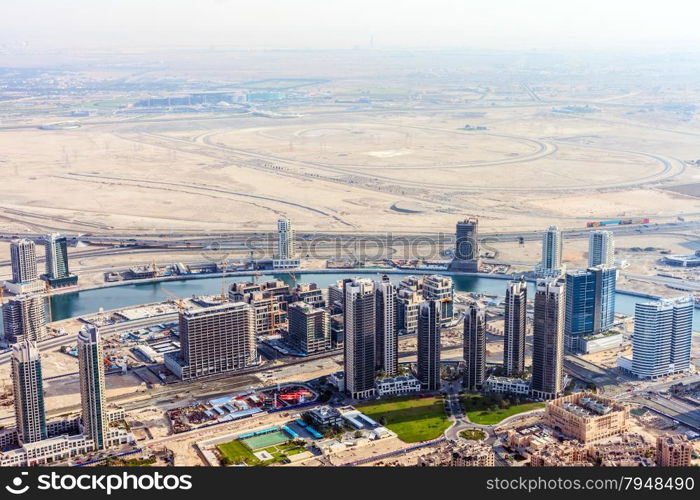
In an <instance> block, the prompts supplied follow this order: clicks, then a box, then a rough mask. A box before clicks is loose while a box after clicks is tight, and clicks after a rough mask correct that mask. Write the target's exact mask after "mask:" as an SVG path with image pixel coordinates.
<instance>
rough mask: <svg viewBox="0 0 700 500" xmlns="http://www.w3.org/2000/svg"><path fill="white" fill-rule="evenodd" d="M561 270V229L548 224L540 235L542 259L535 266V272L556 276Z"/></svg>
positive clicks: (546, 275)
mask: <svg viewBox="0 0 700 500" xmlns="http://www.w3.org/2000/svg"><path fill="white" fill-rule="evenodd" d="M563 272H564V267H563V265H562V238H561V231H559V228H557V227H556V226H549V227H548V228H547V230H546V231H545V232H544V233H543V235H542V260H541V261H540V263H539V265H538V266H537V274H538V275H539V276H542V277H549V278H556V277H558V276H560V275H561V274H562V273H563Z"/></svg>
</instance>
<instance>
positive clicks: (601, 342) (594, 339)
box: [578, 330, 624, 354]
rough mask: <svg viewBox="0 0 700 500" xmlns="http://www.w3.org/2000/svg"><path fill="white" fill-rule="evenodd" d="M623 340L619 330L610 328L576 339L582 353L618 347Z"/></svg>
mask: <svg viewBox="0 0 700 500" xmlns="http://www.w3.org/2000/svg"><path fill="white" fill-rule="evenodd" d="M623 341H624V338H623V336H622V333H621V332H616V331H614V330H610V331H607V332H602V333H598V334H595V335H589V336H586V337H581V338H580V339H579V341H578V342H579V343H578V345H579V349H580V351H581V352H582V353H584V354H593V353H596V352H601V351H606V350H608V349H615V348H617V347H620V346H621V345H622V342H623Z"/></svg>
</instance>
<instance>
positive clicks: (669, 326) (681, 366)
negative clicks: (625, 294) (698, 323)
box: [632, 296, 694, 379]
mask: <svg viewBox="0 0 700 500" xmlns="http://www.w3.org/2000/svg"><path fill="white" fill-rule="evenodd" d="M693 310H694V303H693V297H692V296H689V297H681V298H678V299H665V300H659V301H654V302H645V303H641V302H638V303H637V304H636V305H635V309H634V316H635V321H634V336H633V337H632V372H633V373H634V374H635V375H636V376H637V377H639V378H645V379H646V378H652V379H653V378H658V377H663V376H666V375H671V374H673V373H681V372H685V371H688V370H689V369H690V356H691V347H692V334H693Z"/></svg>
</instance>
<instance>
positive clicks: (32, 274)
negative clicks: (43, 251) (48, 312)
mask: <svg viewBox="0 0 700 500" xmlns="http://www.w3.org/2000/svg"><path fill="white" fill-rule="evenodd" d="M10 261H11V264H12V280H11V281H6V282H5V288H7V289H8V290H9V291H10V292H12V293H14V294H16V295H19V294H22V293H29V292H37V291H40V290H43V288H44V283H43V282H42V281H41V280H40V279H39V272H38V270H37V264H36V246H35V245H34V242H33V241H32V240H27V239H19V240H12V242H11V243H10Z"/></svg>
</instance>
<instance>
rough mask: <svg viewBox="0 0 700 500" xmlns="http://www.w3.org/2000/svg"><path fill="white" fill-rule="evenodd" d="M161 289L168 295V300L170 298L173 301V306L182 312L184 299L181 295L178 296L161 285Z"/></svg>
mask: <svg viewBox="0 0 700 500" xmlns="http://www.w3.org/2000/svg"><path fill="white" fill-rule="evenodd" d="M161 290H163V291H164V292H165V294H166V295H168V296H169V297H170V300H172V301H173V302H174V303H175V306H176V307H177V310H178V311H180V312H182V311H184V310H185V301H184V300H183V299H182V298H181V297H178V296H177V295H175V294H174V293H173V292H171V291H170V290H166V289H165V288H163V287H161Z"/></svg>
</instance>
